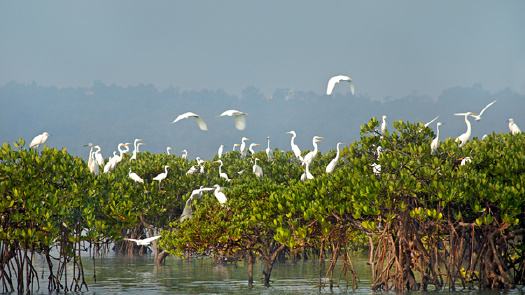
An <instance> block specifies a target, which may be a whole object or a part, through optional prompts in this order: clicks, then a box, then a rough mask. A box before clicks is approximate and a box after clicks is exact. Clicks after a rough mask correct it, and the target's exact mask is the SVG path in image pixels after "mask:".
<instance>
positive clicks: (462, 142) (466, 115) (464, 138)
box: [454, 112, 472, 147]
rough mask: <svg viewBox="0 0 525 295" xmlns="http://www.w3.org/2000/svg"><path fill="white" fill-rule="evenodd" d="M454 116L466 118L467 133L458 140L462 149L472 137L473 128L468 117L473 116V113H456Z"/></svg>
mask: <svg viewBox="0 0 525 295" xmlns="http://www.w3.org/2000/svg"><path fill="white" fill-rule="evenodd" d="M454 115H455V116H465V124H467V131H465V133H463V134H461V135H460V136H458V137H457V138H456V142H459V146H460V147H462V146H464V145H465V143H467V141H468V140H469V139H470V135H471V134H472V126H471V125H470V121H469V120H468V116H470V115H472V113H471V112H466V113H456V114H454Z"/></svg>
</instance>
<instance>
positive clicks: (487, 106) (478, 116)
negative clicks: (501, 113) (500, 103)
mask: <svg viewBox="0 0 525 295" xmlns="http://www.w3.org/2000/svg"><path fill="white" fill-rule="evenodd" d="M495 103H496V101H495V100H494V101H492V102H491V103H489V104H488V105H486V106H485V107H484V108H483V109H482V110H481V112H479V114H474V113H472V114H471V115H470V116H471V117H472V118H474V119H476V121H479V120H481V116H482V115H483V113H484V112H485V111H486V110H487V109H488V108H489V107H490V106H491V105H493V104H495Z"/></svg>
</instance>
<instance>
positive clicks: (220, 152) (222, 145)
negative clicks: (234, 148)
mask: <svg viewBox="0 0 525 295" xmlns="http://www.w3.org/2000/svg"><path fill="white" fill-rule="evenodd" d="M223 150H224V144H221V146H220V147H219V150H217V157H218V158H219V159H220V158H222V151H223Z"/></svg>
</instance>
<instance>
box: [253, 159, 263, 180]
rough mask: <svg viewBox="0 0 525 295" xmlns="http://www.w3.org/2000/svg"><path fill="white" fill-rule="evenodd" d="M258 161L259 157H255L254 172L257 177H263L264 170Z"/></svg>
mask: <svg viewBox="0 0 525 295" xmlns="http://www.w3.org/2000/svg"><path fill="white" fill-rule="evenodd" d="M257 161H259V159H257V158H255V163H254V164H253V167H252V170H253V174H255V176H256V177H257V178H261V177H263V170H262V168H261V166H259V165H257Z"/></svg>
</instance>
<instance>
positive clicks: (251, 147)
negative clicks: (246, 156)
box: [248, 143, 259, 155]
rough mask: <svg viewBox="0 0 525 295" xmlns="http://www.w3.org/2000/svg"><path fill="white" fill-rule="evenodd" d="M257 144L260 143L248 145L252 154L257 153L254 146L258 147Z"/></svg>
mask: <svg viewBox="0 0 525 295" xmlns="http://www.w3.org/2000/svg"><path fill="white" fill-rule="evenodd" d="M256 146H259V144H258V143H250V146H249V147H248V151H249V152H250V155H253V154H255V150H254V149H253V148H254V147H256Z"/></svg>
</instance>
